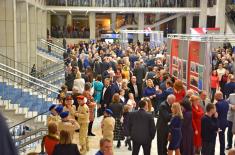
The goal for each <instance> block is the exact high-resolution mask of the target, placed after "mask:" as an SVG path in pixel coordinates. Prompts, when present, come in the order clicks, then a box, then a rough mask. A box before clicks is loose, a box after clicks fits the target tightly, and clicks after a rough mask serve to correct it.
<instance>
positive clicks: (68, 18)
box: [66, 13, 73, 26]
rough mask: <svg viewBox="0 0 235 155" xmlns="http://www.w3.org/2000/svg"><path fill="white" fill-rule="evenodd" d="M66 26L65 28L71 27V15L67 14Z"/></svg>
mask: <svg viewBox="0 0 235 155" xmlns="http://www.w3.org/2000/svg"><path fill="white" fill-rule="evenodd" d="M66 25H67V26H69V25H70V26H72V25H73V20H72V15H71V14H70V13H68V14H67V18H66Z"/></svg>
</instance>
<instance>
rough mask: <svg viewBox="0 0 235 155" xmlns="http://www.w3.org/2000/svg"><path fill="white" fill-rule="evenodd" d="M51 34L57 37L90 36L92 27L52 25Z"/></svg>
mask: <svg viewBox="0 0 235 155" xmlns="http://www.w3.org/2000/svg"><path fill="white" fill-rule="evenodd" d="M51 36H52V37H55V38H63V37H65V38H89V36H90V29H89V28H87V27H82V28H81V29H79V28H78V27H77V26H70V25H68V26H67V27H66V26H63V27H62V26H59V25H56V26H51Z"/></svg>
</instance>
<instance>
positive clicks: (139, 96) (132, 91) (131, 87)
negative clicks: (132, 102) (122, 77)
mask: <svg viewBox="0 0 235 155" xmlns="http://www.w3.org/2000/svg"><path fill="white" fill-rule="evenodd" d="M136 85H137V89H138V97H137V96H135V89H134V86H133V84H132V83H128V84H127V87H128V88H129V93H132V94H133V95H134V96H135V99H137V98H141V97H142V86H141V85H139V84H136Z"/></svg>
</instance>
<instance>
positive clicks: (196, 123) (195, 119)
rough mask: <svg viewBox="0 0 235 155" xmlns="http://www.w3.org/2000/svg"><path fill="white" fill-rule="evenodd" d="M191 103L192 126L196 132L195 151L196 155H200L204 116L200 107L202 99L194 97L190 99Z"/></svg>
mask: <svg viewBox="0 0 235 155" xmlns="http://www.w3.org/2000/svg"><path fill="white" fill-rule="evenodd" d="M190 102H191V103H192V124H193V131H194V136H193V139H194V148H195V149H194V150H195V154H200V150H201V146H202V139H201V119H202V117H203V115H204V111H203V109H202V107H201V105H200V98H199V97H198V96H195V95H192V96H191V97H190Z"/></svg>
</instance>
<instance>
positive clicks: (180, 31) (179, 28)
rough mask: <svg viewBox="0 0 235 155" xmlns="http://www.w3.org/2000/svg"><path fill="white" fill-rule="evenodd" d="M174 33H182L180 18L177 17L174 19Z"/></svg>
mask: <svg viewBox="0 0 235 155" xmlns="http://www.w3.org/2000/svg"><path fill="white" fill-rule="evenodd" d="M176 33H178V34H181V33H182V17H178V18H177V19H176Z"/></svg>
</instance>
